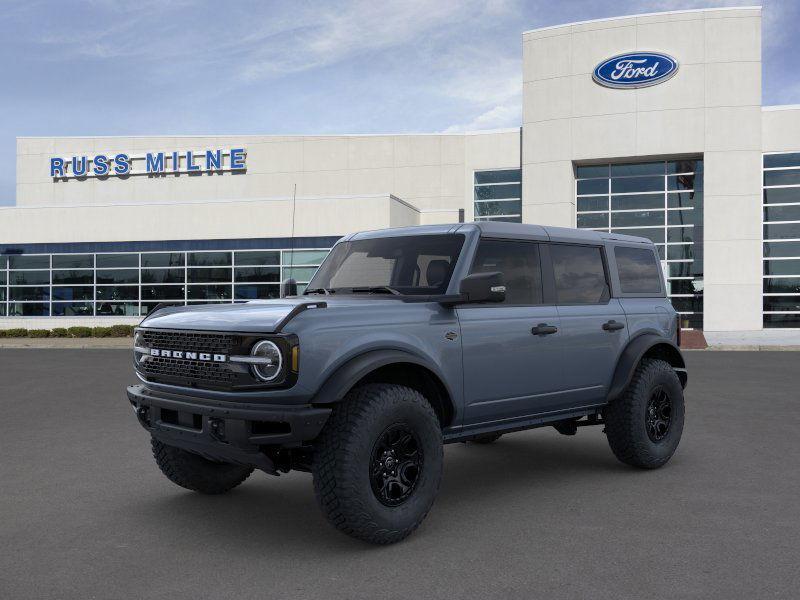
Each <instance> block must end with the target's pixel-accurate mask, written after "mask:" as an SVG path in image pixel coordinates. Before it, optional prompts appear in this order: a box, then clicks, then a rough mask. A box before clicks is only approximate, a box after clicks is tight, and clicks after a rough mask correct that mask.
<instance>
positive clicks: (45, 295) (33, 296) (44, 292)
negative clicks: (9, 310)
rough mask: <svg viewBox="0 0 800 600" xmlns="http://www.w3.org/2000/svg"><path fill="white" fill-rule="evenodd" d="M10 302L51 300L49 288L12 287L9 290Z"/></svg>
mask: <svg viewBox="0 0 800 600" xmlns="http://www.w3.org/2000/svg"><path fill="white" fill-rule="evenodd" d="M8 299H9V300H49V299H50V288H49V287H17V288H15V287H12V288H8Z"/></svg>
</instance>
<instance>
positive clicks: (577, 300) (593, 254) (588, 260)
mask: <svg viewBox="0 0 800 600" xmlns="http://www.w3.org/2000/svg"><path fill="white" fill-rule="evenodd" d="M550 256H551V257H552V259H553V273H554V275H555V280H556V299H557V301H558V303H559V304H599V303H601V302H606V301H608V299H609V298H610V297H611V294H610V291H609V287H608V282H607V281H606V271H605V269H604V268H603V254H602V252H601V251H600V248H598V247H596V246H573V245H570V244H554V245H552V246H550Z"/></svg>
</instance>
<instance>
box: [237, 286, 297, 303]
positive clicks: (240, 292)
mask: <svg viewBox="0 0 800 600" xmlns="http://www.w3.org/2000/svg"><path fill="white" fill-rule="evenodd" d="M280 292H281V289H280V286H278V285H236V286H234V298H236V299H237V300H266V299H268V298H280V295H281V294H280ZM298 293H300V292H299V290H298Z"/></svg>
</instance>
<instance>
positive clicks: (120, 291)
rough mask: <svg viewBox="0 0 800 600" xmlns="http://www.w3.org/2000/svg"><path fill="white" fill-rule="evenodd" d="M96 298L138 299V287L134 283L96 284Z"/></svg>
mask: <svg viewBox="0 0 800 600" xmlns="http://www.w3.org/2000/svg"><path fill="white" fill-rule="evenodd" d="M97 299H98V300H138V299H139V288H138V287H137V286H135V285H113V286H97Z"/></svg>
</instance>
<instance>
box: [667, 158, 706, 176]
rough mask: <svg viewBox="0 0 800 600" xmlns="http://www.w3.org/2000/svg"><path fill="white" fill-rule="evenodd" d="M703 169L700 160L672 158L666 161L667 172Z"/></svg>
mask: <svg viewBox="0 0 800 600" xmlns="http://www.w3.org/2000/svg"><path fill="white" fill-rule="evenodd" d="M702 170H703V161H702V160H674V161H670V162H668V163H667V173H669V174H672V173H698V172H702Z"/></svg>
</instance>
